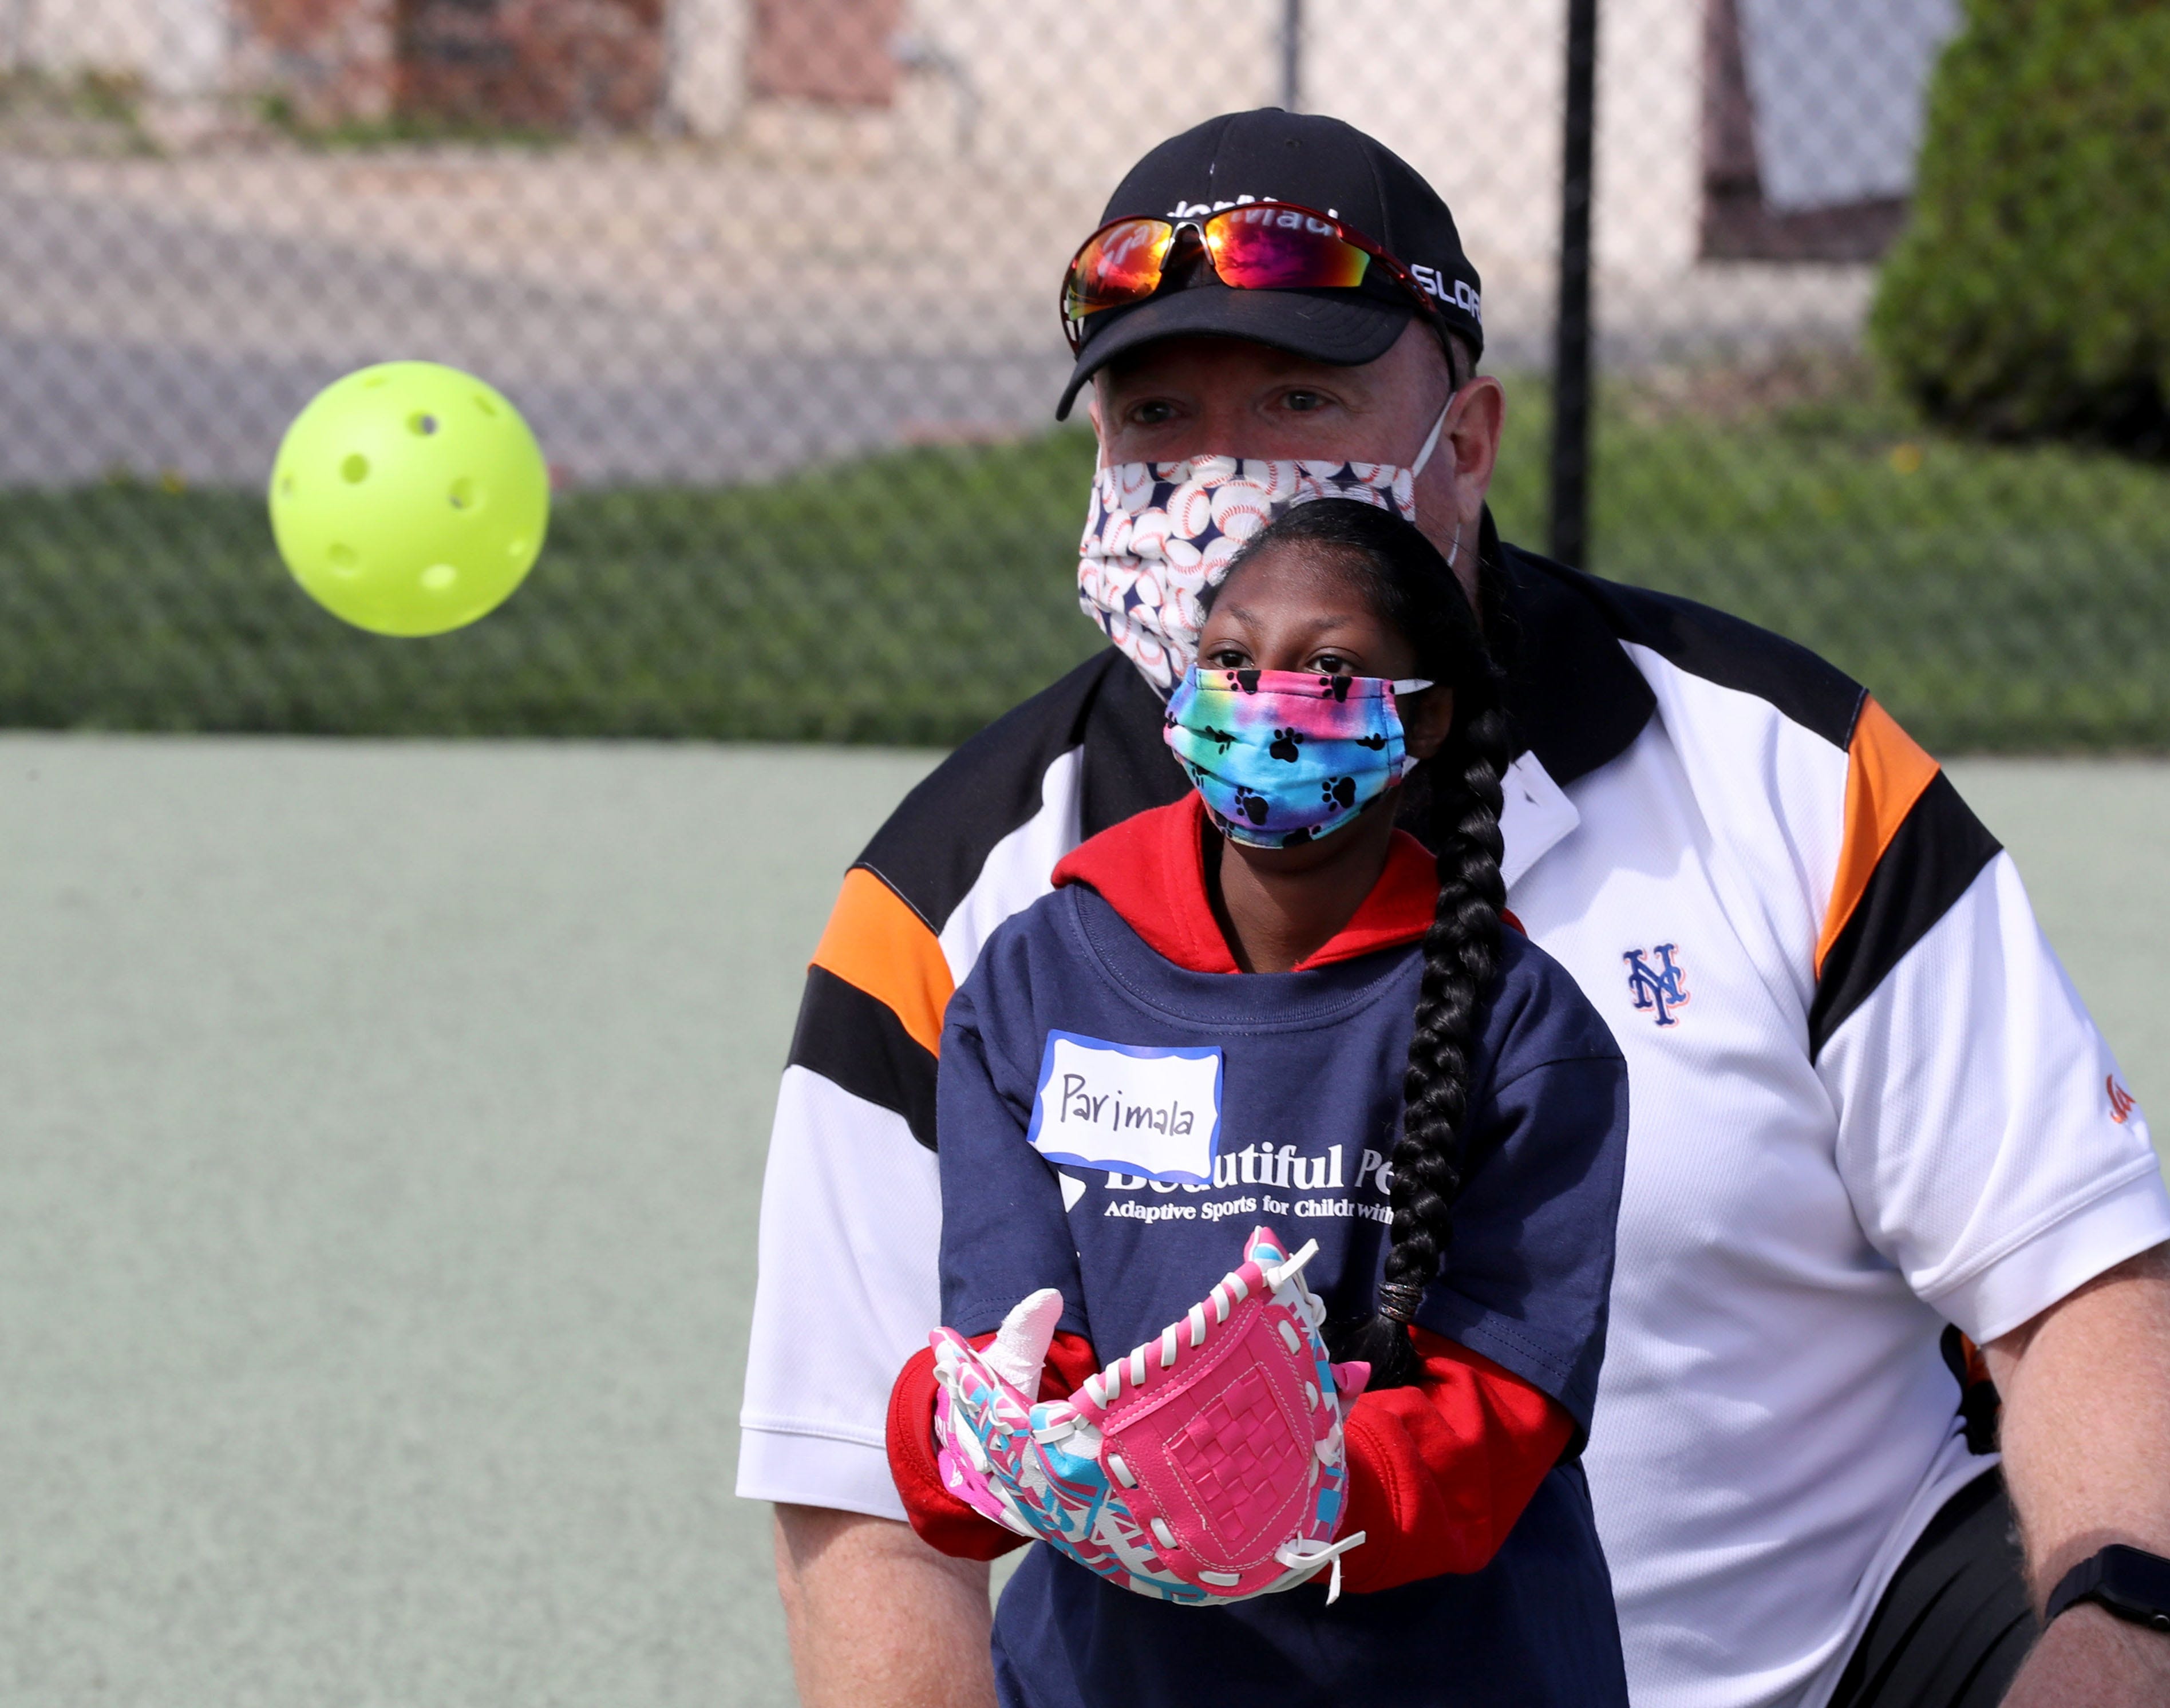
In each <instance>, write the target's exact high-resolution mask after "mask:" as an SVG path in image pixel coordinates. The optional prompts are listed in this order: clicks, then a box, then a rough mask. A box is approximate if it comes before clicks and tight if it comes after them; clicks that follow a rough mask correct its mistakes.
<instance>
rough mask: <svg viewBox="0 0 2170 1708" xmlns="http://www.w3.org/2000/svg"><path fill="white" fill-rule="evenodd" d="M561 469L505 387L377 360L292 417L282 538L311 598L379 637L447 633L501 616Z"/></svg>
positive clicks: (536, 539)
mask: <svg viewBox="0 0 2170 1708" xmlns="http://www.w3.org/2000/svg"><path fill="white" fill-rule="evenodd" d="M549 522H550V471H549V469H548V467H547V466H546V465H545V464H544V462H543V451H542V447H541V446H538V445H537V444H536V442H535V435H533V434H532V433H531V432H530V431H529V430H528V428H527V424H526V422H525V421H523V420H522V419H521V418H520V412H519V411H518V410H517V409H516V408H513V407H512V405H511V404H510V403H508V402H507V401H506V400H505V396H504V394H503V393H501V392H499V391H498V390H497V389H496V388H495V387H492V386H489V385H485V384H484V382H482V381H480V380H478V379H477V378H475V377H474V376H473V375H472V374H463V373H462V372H461V371H459V370H458V369H457V368H448V367H443V366H440V365H439V364H437V363H436V362H379V363H378V364H377V366H374V367H366V368H363V369H361V371H358V372H355V373H351V374H349V375H348V376H346V377H345V379H343V380H334V382H332V383H331V384H330V385H329V386H327V387H324V389H323V391H321V392H318V393H317V395H316V396H315V397H314V398H311V399H310V400H309V403H308V406H307V408H304V409H303V410H302V413H301V414H299V415H297V416H296V417H295V418H294V424H293V425H292V426H291V427H289V428H288V429H287V430H286V437H285V438H284V439H282V440H280V442H279V454H278V456H277V457H276V459H275V461H274V462H273V463H272V465H271V533H272V536H273V538H274V539H275V540H276V541H277V542H278V545H279V555H280V556H281V558H284V559H285V560H286V567H287V568H289V569H291V571H292V572H293V574H294V579H296V580H297V581H298V582H300V583H301V584H302V587H303V588H304V589H305V590H307V592H308V595H309V596H310V597H311V598H313V599H314V600H316V601H317V603H318V604H319V605H321V606H323V607H324V609H325V610H327V611H330V612H331V613H332V614H333V615H334V616H339V617H343V618H345V620H346V621H347V622H350V623H352V624H354V625H355V627H357V628H366V629H368V630H370V631H371V632H374V633H377V634H392V635H425V634H442V633H444V632H446V630H447V629H455V628H458V627H461V626H462V624H464V623H470V622H473V621H474V620H475V619H476V618H477V617H478V616H484V615H486V614H487V613H489V611H494V610H495V609H496V608H497V607H498V606H500V605H501V604H503V603H504V602H505V600H506V599H507V598H508V597H509V596H510V595H511V592H512V590H513V589H514V588H516V587H517V586H519V585H520V584H521V580H522V579H525V577H526V574H527V572H528V570H529V569H530V568H532V566H533V564H534V563H535V558H536V554H537V553H538V552H541V551H542V549H543V532H544V531H545V530H546V529H547V528H548V526H549Z"/></svg>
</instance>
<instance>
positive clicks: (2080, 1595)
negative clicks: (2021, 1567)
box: [2042, 1542, 2170, 1631]
mask: <svg viewBox="0 0 2170 1708" xmlns="http://www.w3.org/2000/svg"><path fill="white" fill-rule="evenodd" d="M2082 1601H2093V1602H2099V1603H2100V1604H2102V1607H2103V1611H2104V1612H2106V1613H2114V1614H2115V1615H2117V1616H2118V1617H2119V1619H2125V1620H2131V1621H2132V1623H2133V1624H2135V1625H2146V1626H2147V1627H2148V1628H2149V1629H2151V1630H2153V1631H2170V1560H2165V1559H2164V1558H2163V1557H2162V1556H2161V1555H2160V1554H2151V1553H2149V1552H2148V1551H2146V1549H2144V1548H2128V1547H2126V1546H2125V1545H2124V1544H2123V1543H2122V1542H2113V1543H2112V1544H2111V1545H2109V1547H2107V1548H2105V1549H2103V1551H2102V1552H2101V1553H2099V1554H2097V1555H2094V1556H2093V1557H2091V1558H2089V1559H2086V1560H2082V1561H2080V1563H2079V1564H2078V1565H2076V1566H2075V1567H2072V1569H2071V1571H2069V1572H2066V1574H2065V1575H2064V1577H2063V1578H2062V1579H2060V1581H2059V1583H2058V1584H2057V1587H2056V1588H2055V1589H2053V1590H2051V1591H2050V1605H2049V1606H2048V1608H2047V1609H2044V1612H2043V1615H2042V1622H2043V1623H2044V1625H2046V1624H2048V1623H2049V1622H2050V1620H2053V1619H2055V1617H2056V1616H2057V1615H2059V1614H2060V1613H2062V1612H2063V1611H2064V1610H2065V1609H2066V1608H2068V1607H2071V1605H2073V1604H2075V1603H2076V1602H2082Z"/></svg>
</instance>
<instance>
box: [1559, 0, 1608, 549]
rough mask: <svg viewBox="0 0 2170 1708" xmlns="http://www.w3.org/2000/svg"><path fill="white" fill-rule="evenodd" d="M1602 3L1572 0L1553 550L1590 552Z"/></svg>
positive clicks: (1563, 157)
mask: <svg viewBox="0 0 2170 1708" xmlns="http://www.w3.org/2000/svg"><path fill="white" fill-rule="evenodd" d="M1596 107H1597V0H1567V123H1566V127H1565V136H1564V137H1563V147H1562V149H1561V161H1560V266H1559V314H1558V319H1557V321H1556V322H1555V323H1554V326H1553V469H1552V475H1553V482H1552V486H1553V490H1552V512H1553V513H1552V542H1551V551H1552V555H1553V557H1554V558H1557V559H1558V561H1559V562H1561V563H1572V564H1575V565H1578V566H1579V565H1581V564H1582V563H1585V562H1586V561H1587V559H1588V557H1589V553H1590V153H1591V148H1590V142H1591V132H1592V131H1593V129H1594V128H1595V126H1594V121H1595V114H1596Z"/></svg>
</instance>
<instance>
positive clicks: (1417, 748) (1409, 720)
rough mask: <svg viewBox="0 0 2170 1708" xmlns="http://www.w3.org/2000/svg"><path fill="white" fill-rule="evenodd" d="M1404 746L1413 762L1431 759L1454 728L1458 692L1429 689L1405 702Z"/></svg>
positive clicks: (1403, 715)
mask: <svg viewBox="0 0 2170 1708" xmlns="http://www.w3.org/2000/svg"><path fill="white" fill-rule="evenodd" d="M1401 714H1402V745H1403V748H1404V749H1406V750H1407V751H1408V755H1409V757H1410V758H1411V759H1418V760H1424V759H1430V758H1433V757H1434V756H1435V755H1437V754H1438V752H1439V750H1440V748H1442V747H1444V746H1446V735H1447V732H1448V731H1449V730H1451V729H1453V728H1454V690H1453V689H1451V688H1426V689H1425V690H1424V691H1423V692H1422V693H1419V694H1412V695H1411V696H1409V697H1408V699H1406V700H1404V701H1403V702H1401Z"/></svg>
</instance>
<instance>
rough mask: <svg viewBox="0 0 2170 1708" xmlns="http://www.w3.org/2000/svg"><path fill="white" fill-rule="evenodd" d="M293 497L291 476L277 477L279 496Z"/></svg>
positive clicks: (292, 478)
mask: <svg viewBox="0 0 2170 1708" xmlns="http://www.w3.org/2000/svg"><path fill="white" fill-rule="evenodd" d="M293 495H294V477H293V476H292V475H291V474H282V475H281V476H280V477H279V496H280V497H281V498H291V497H293Z"/></svg>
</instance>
